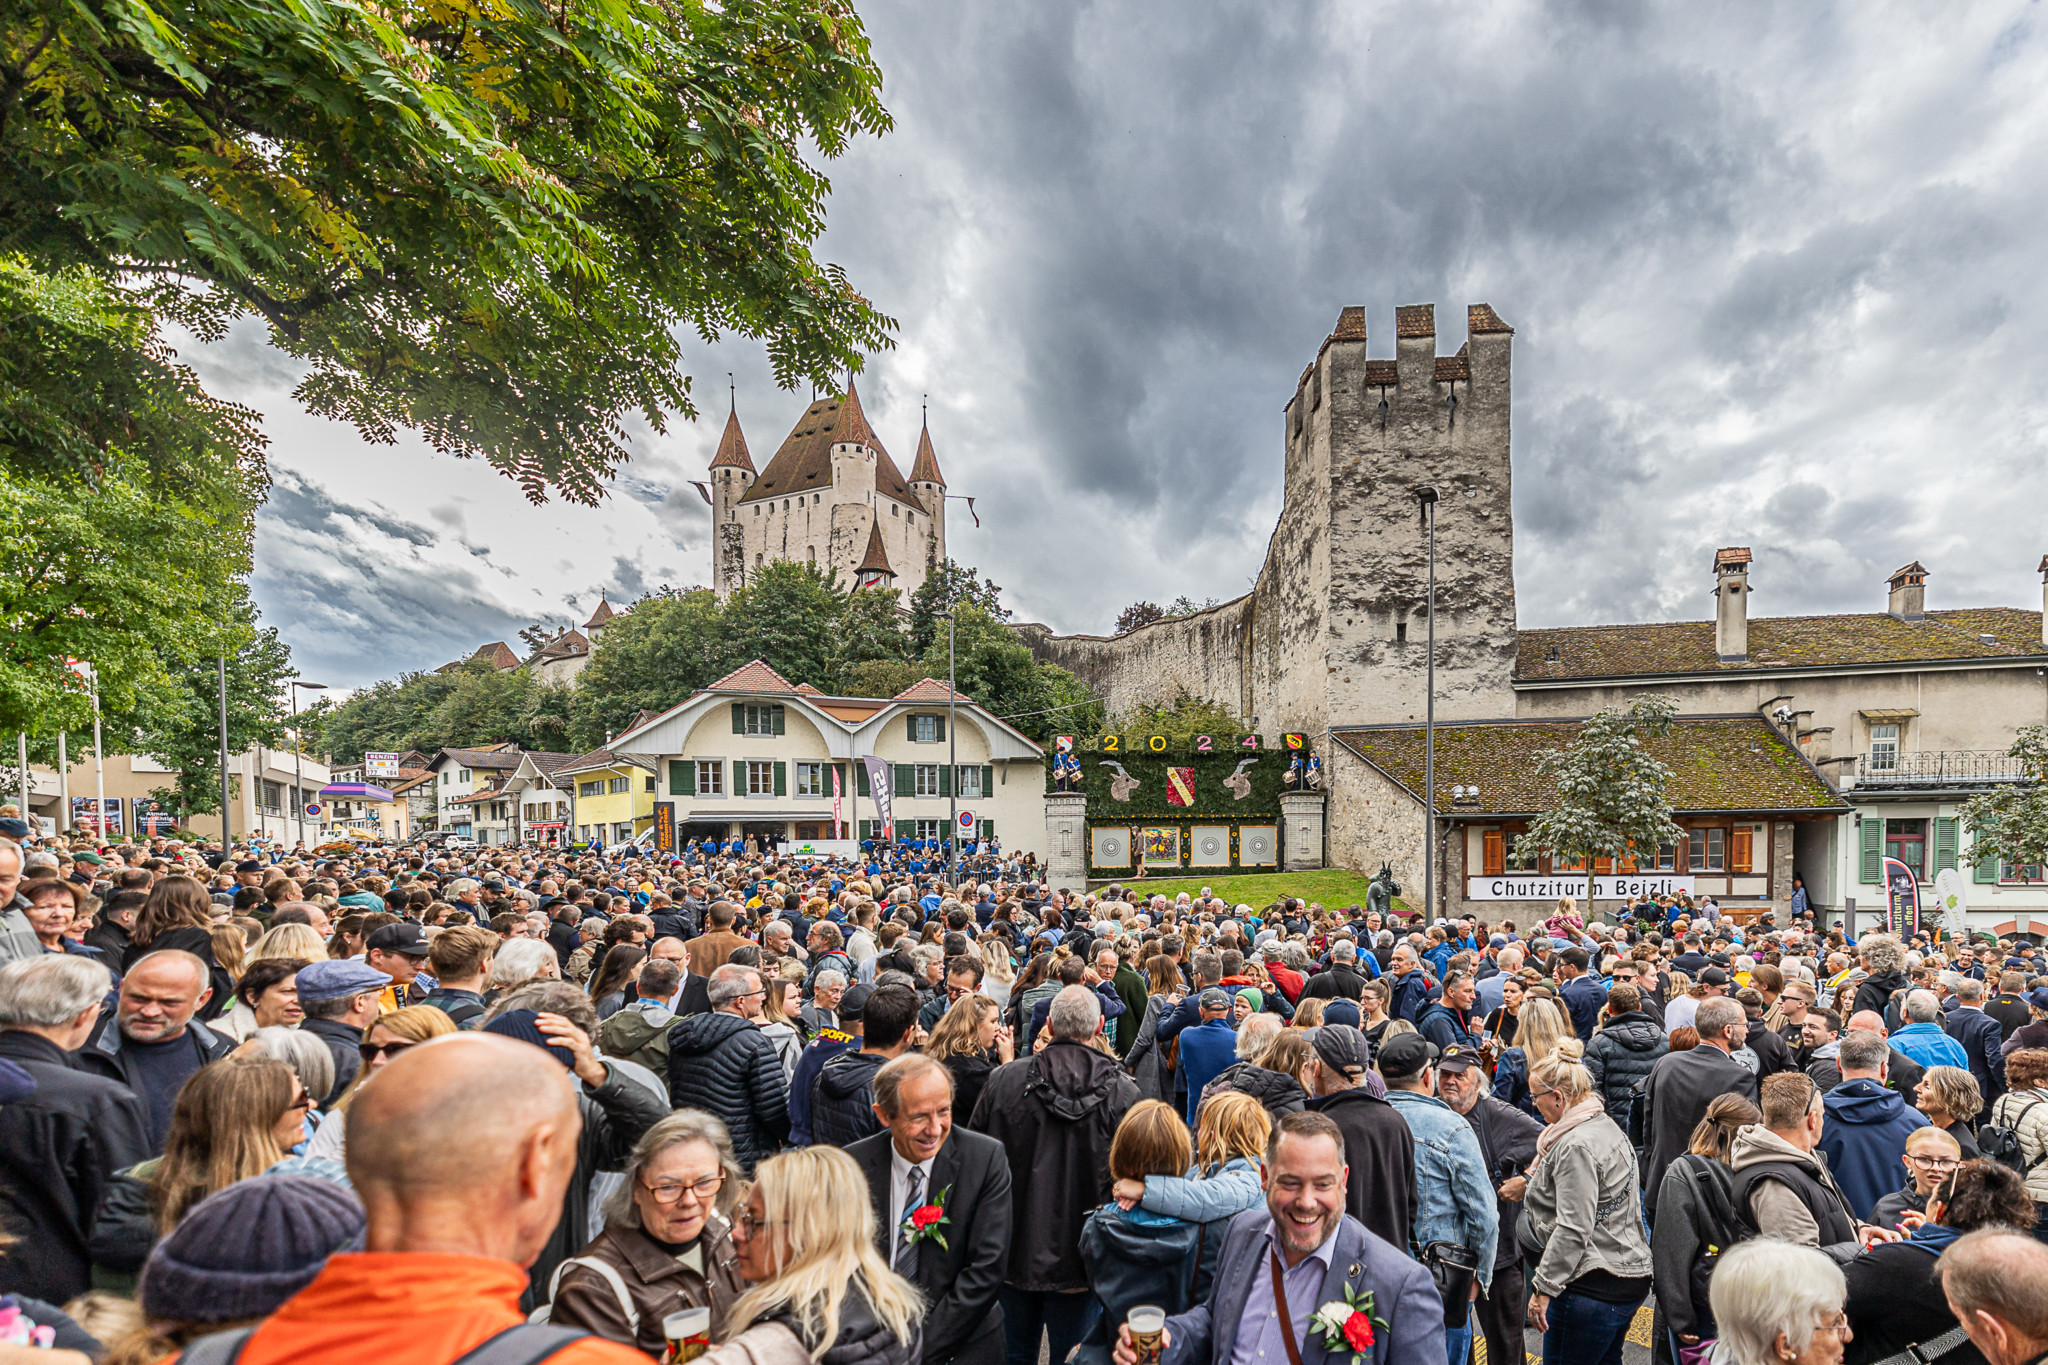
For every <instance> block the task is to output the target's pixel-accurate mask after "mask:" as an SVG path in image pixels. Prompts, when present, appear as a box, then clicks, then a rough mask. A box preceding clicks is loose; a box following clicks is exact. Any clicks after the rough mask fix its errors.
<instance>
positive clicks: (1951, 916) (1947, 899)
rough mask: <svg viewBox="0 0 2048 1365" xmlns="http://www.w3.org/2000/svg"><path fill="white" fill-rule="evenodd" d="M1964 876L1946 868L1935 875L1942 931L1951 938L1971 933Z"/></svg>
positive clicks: (1935, 902) (1968, 899) (1937, 907)
mask: <svg viewBox="0 0 2048 1365" xmlns="http://www.w3.org/2000/svg"><path fill="white" fill-rule="evenodd" d="M1966 885H1967V883H1966V882H1964V881H1963V874H1962V873H1960V872H1958V871H1956V870H1955V869H1954V868H1952V867H1945V868H1943V869H1942V870H1941V871H1939V872H1937V873H1935V874H1934V904H1935V907H1936V909H1938V910H1939V911H1940V912H1941V931H1942V932H1943V933H1944V934H1947V935H1948V936H1949V937H1951V938H1961V937H1963V935H1964V934H1966V933H1967V932H1969V912H1970V898H1969V893H1968V892H1967V891H1965V890H1964V889H1963V888H1964V887H1965V886H1966Z"/></svg>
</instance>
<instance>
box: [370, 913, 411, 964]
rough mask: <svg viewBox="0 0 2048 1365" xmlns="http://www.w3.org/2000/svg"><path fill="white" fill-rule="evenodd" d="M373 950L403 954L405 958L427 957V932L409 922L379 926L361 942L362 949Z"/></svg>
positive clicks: (402, 921) (401, 921) (403, 921)
mask: <svg viewBox="0 0 2048 1365" xmlns="http://www.w3.org/2000/svg"><path fill="white" fill-rule="evenodd" d="M371 948H375V949H376V950H377V951H378V952H380V953H404V954H405V955H406V956H407V957H425V956H426V955H427V932H426V930H424V929H422V928H420V926H419V925H417V924H415V923H413V922H412V921H411V920H409V919H406V920H400V921H399V922H398V923H396V924H381V925H379V926H377V928H376V929H375V930H373V931H371V934H370V936H369V937H368V938H366V939H364V940H363V949H364V951H366V952H367V951H368V950H369V949H371Z"/></svg>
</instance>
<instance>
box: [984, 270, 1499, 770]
mask: <svg viewBox="0 0 2048 1365" xmlns="http://www.w3.org/2000/svg"><path fill="white" fill-rule="evenodd" d="M1473 324H1474V334H1473V336H1472V340H1471V342H1470V343H1469V344H1468V346H1467V347H1466V349H1465V351H1463V352H1461V353H1460V354H1459V355H1457V356H1447V357H1442V358H1441V363H1440V358H1439V357H1438V356H1437V355H1436V341H1435V335H1434V333H1435V327H1434V319H1433V313H1432V310H1431V309H1429V308H1404V309H1401V310H1399V314H1398V322H1397V328H1396V330H1397V333H1398V335H1397V337H1396V355H1397V358H1396V359H1395V360H1394V361H1392V362H1387V361H1368V359H1367V357H1366V324H1365V310H1364V309H1363V308H1347V309H1345V310H1344V312H1343V314H1342V316H1341V317H1340V318H1339V320H1338V325H1337V328H1336V330H1335V331H1334V332H1333V333H1332V334H1331V336H1330V337H1329V338H1328V340H1326V341H1325V342H1324V343H1323V345H1322V348H1321V349H1320V350H1319V351H1318V353H1317V355H1316V358H1315V360H1314V361H1313V363H1311V364H1310V365H1309V367H1308V368H1307V369H1306V370H1305V371H1303V373H1302V376H1301V379H1300V381H1299V383H1298V384H1297V386H1296V389H1295V393H1294V396H1293V398H1292V399H1291V401H1290V402H1289V403H1288V405H1287V407H1286V410H1285V413H1284V418H1283V420H1284V429H1283V436H1282V439H1283V442H1284V448H1285V450H1286V455H1287V458H1286V466H1285V471H1286V472H1285V478H1286V486H1285V494H1284V499H1283V502H1282V506H1281V512H1280V519H1279V523H1278V525H1277V526H1276V527H1275V529H1274V532H1273V537H1272V539H1271V541H1270V542H1269V543H1268V545H1267V548H1266V558H1265V562H1264V563H1263V564H1262V565H1261V567H1260V571H1259V576H1258V580H1257V583H1256V585H1255V586H1254V587H1253V589H1252V591H1251V592H1249V593H1247V594H1245V595H1244V596H1243V597H1240V598H1236V599H1234V600H1232V601H1230V602H1226V603H1223V604H1221V605H1219V606H1216V607H1212V608H1210V609H1209V610H1207V611H1204V612H1198V613H1196V614H1195V615H1193V616H1189V617H1183V618H1180V619H1176V620H1172V621H1162V622H1158V623H1156V624H1154V625H1150V626H1145V627H1141V628H1140V629H1138V630H1135V631H1131V632H1129V633H1128V634H1125V635H1122V636H1117V637H1114V638H1105V637H1101V636H1085V635H1076V636H1056V635H1053V634H1052V633H1051V632H1050V631H1049V630H1047V629H1046V628H1045V627H1043V626H1023V627H1020V628H1019V632H1020V634H1021V636H1022V637H1023V638H1024V640H1025V642H1026V643H1027V644H1029V645H1030V646H1031V648H1032V650H1033V652H1034V654H1036V655H1037V657H1039V658H1040V659H1041V660H1043V661H1045V662H1048V663H1055V664H1059V665H1060V666H1061V667H1064V668H1066V669H1068V670H1070V671H1071V672H1073V673H1074V674H1076V676H1078V677H1080V678H1081V679H1082V680H1083V681H1085V682H1087V683H1089V684H1090V685H1091V686H1093V687H1095V688H1097V689H1098V690H1100V691H1101V692H1102V693H1103V694H1104V696H1105V698H1106V700H1107V702H1108V704H1109V707H1110V710H1111V711H1112V712H1113V713H1122V712H1128V711H1129V710H1131V709H1132V708H1133V707H1135V706H1137V705H1140V704H1142V703H1144V702H1147V701H1153V700H1169V699H1171V698H1172V696H1173V695H1174V694H1175V692H1176V691H1177V690H1178V689H1180V688H1182V687H1185V688H1187V689H1188V690H1189V691H1190V692H1192V693H1194V694H1195V695H1197V696H1202V697H1207V698H1210V699H1212V700H1214V701H1217V702H1220V703H1222V704H1224V705H1226V706H1228V707H1229V708H1230V709H1231V710H1233V711H1234V712H1236V713H1237V714H1238V715H1239V716H1240V718H1242V719H1244V720H1246V721H1253V720H1256V722H1257V724H1258V728H1259V729H1260V730H1261V732H1263V733H1267V734H1276V733H1279V732H1281V731H1285V730H1302V731H1307V732H1309V733H1315V734H1319V733H1320V732H1322V731H1323V730H1325V729H1326V728H1327V727H1329V726H1330V725H1332V724H1363V723H1371V722H1375V721H1400V720H1406V719H1409V718H1410V717H1411V716H1412V717H1413V718H1416V719H1420V718H1421V715H1422V706H1423V699H1424V692H1425V689H1424V686H1423V678H1424V671H1425V664H1426V651H1425V649H1424V648H1423V641H1424V640H1425V639H1426V637H1427V634H1428V618H1427V612H1426V608H1425V603H1426V600H1427V579H1428V556H1427V541H1426V537H1425V534H1424V526H1423V521H1422V517H1421V512H1420V507H1419V504H1418V502H1417V499H1416V496H1415V489H1416V488H1417V487H1418V486H1422V485H1433V486H1435V487H1436V488H1437V489H1438V490H1439V494H1440V501H1439V503H1438V505H1437V536H1436V540H1437V546H1436V550H1437V553H1436V561H1437V715H1438V717H1439V718H1440V719H1446V718H1449V719H1455V718H1472V717H1480V716H1506V715H1513V714H1514V710H1515V705H1514V697H1513V694H1512V692H1511V691H1510V689H1509V673H1510V669H1511V668H1512V666H1513V663H1514V653H1515V630H1514V626H1515V611H1514V569H1513V549H1514V530H1513V517H1512V507H1511V500H1510V494H1511V487H1510V481H1509V470H1508V445H1509V432H1510V415H1511V410H1512V401H1511V400H1512V391H1511V385H1510V364H1509V360H1510V346H1511V340H1510V338H1511V336H1512V334H1511V333H1509V332H1508V331H1507V330H1506V328H1505V327H1504V326H1503V325H1501V324H1499V321H1498V319H1497V318H1494V316H1493V313H1492V310H1491V309H1487V308H1483V307H1482V308H1475V309H1474V310H1473ZM1495 329H1498V330H1495ZM1454 397H1455V399H1456V400H1457V401H1456V404H1455V406H1453V404H1452V402H1451V400H1452V399H1453V398H1454ZM1383 403H1384V407H1383V406H1382V404H1383Z"/></svg>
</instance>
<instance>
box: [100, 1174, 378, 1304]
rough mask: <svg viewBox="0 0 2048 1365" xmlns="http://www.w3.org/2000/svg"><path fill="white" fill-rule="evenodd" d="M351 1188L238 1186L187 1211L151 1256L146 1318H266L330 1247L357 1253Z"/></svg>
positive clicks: (280, 1182)
mask: <svg viewBox="0 0 2048 1365" xmlns="http://www.w3.org/2000/svg"><path fill="white" fill-rule="evenodd" d="M366 1226H367V1222H366V1220H365V1218H364V1216H363V1206H362V1204H361V1203H360V1202H359V1201H358V1200H357V1199H356V1196H355V1192H354V1191H352V1190H349V1189H345V1188H343V1187H342V1186H340V1185H336V1184H334V1183H332V1182H330V1181H325V1180H308V1179H306V1178H305V1177H303V1176H278V1177H276V1178H275V1179H267V1180H243V1181H239V1182H237V1183H235V1184H233V1185H230V1186H228V1187H227V1188H226V1189H224V1190H221V1191H220V1192H218V1193H217V1194H212V1195H209V1196H207V1197H206V1198H205V1199H202V1200H200V1201H199V1202H198V1203H197V1204H195V1205H193V1206H192V1210H191V1212H189V1213H187V1214H186V1215H185V1218H184V1221H183V1222H181V1223H179V1224H178V1226H177V1227H175V1228H173V1229H172V1230H171V1233H170V1235H169V1236H168V1237H165V1238H164V1239H163V1240H162V1241H160V1242H158V1243H157V1244H156V1246H155V1247H154V1248H153V1249H152V1250H151V1251H150V1253H149V1261H148V1262H147V1264H145V1265H144V1266H143V1267H142V1281H141V1284H140V1286H139V1287H138V1293H137V1296H136V1297H137V1299H138V1300H139V1301H140V1303H141V1305H142V1311H143V1312H144V1313H145V1314H146V1315H147V1316H149V1317H150V1318H152V1319H157V1320H162V1321H168V1322H237V1321H240V1320H241V1319H243V1318H260V1317H267V1316H268V1315H269V1314H271V1313H274V1312H276V1311H277V1308H278V1305H280V1304H282V1303H283V1302H284V1301H285V1300H286V1299H288V1298H290V1297H291V1296H292V1295H294V1294H296V1293H298V1292H299V1291H300V1290H301V1289H304V1288H305V1287H306V1286H307V1285H308V1284H311V1283H312V1282H313V1277H314V1276H316V1275H318V1274H319V1273H320V1271H321V1268H322V1267H324V1266H325V1265H326V1264H327V1258H328V1257H329V1256H331V1255H333V1254H334V1253H335V1252H337V1251H361V1250H362V1249H363V1233H364V1230H365V1228H366Z"/></svg>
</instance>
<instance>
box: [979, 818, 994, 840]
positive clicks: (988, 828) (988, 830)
mask: <svg viewBox="0 0 2048 1365" xmlns="http://www.w3.org/2000/svg"><path fill="white" fill-rule="evenodd" d="M981 837H982V838H984V839H993V838H995V837H996V822H995V821H993V820H984V821H982V822H981Z"/></svg>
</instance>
